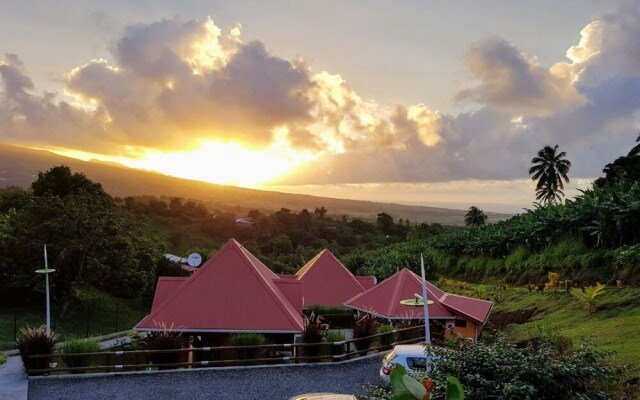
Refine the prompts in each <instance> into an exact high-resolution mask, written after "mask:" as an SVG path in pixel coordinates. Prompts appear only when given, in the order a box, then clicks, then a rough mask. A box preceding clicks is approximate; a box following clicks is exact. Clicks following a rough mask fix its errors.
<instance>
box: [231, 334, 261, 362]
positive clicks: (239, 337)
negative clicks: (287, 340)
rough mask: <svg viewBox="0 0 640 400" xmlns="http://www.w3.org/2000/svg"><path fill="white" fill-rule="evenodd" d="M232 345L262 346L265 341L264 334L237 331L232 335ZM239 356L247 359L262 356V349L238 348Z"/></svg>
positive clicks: (241, 358)
mask: <svg viewBox="0 0 640 400" xmlns="http://www.w3.org/2000/svg"><path fill="white" fill-rule="evenodd" d="M230 341H231V345H232V346H261V345H263V344H264V343H265V337H264V335H262V334H260V333H236V334H234V335H231V339H230ZM237 352H238V353H237V354H238V358H239V359H240V360H247V359H251V358H260V356H261V355H262V353H263V352H262V350H261V349H237Z"/></svg>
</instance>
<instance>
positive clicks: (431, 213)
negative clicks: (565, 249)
mask: <svg viewBox="0 0 640 400" xmlns="http://www.w3.org/2000/svg"><path fill="white" fill-rule="evenodd" d="M59 164H66V165H68V166H69V167H70V168H71V169H72V170H73V171H74V172H83V173H84V174H85V175H87V176H88V177H89V178H90V179H92V180H94V181H96V182H100V183H101V184H102V185H103V187H104V188H105V190H106V191H107V192H109V193H110V194H111V195H113V196H120V197H123V196H141V195H151V196H158V197H160V196H169V197H171V196H177V197H183V198H188V199H194V200H199V201H202V202H204V203H205V204H206V205H207V207H208V208H210V209H219V210H221V211H229V212H233V213H234V214H236V215H246V213H247V212H248V211H249V210H251V209H259V210H263V211H277V210H280V209H281V208H283V207H284V208H289V209H291V210H294V211H299V210H301V209H303V208H307V209H309V210H313V209H315V208H316V207H322V206H324V207H325V208H327V209H328V210H329V214H330V215H334V216H341V215H348V216H350V217H357V218H363V219H368V220H374V219H375V218H376V215H377V214H378V213H381V212H386V213H387V214H389V215H391V216H393V217H394V218H395V219H400V218H402V219H409V220H410V221H417V222H429V223H434V222H437V223H441V224H446V225H462V224H463V218H464V214H465V212H466V211H465V210H453V209H447V208H437V207H423V206H408V205H401V204H390V203H377V202H370V201H359V200H343V199H333V198H327V197H317V196H309V195H300V194H290V193H280V192H270V191H264V190H254V189H245V188H239V187H235V186H224V185H214V184H210V183H204V182H199V181H190V180H186V179H179V178H173V177H170V176H166V175H161V174H157V173H151V172H146V171H140V170H133V169H127V168H123V167H118V166H114V165H109V164H104V163H93V162H84V161H80V160H76V159H72V158H67V157H63V156H59V155H56V154H53V153H50V152H46V151H40V150H30V149H25V148H21V147H15V146H8V145H2V144H0V187H6V186H11V185H14V186H20V187H28V186H29V185H30V184H31V182H32V181H33V180H34V178H35V176H36V175H37V173H38V171H46V170H47V169H49V168H51V167H52V166H54V165H59ZM487 214H488V216H489V221H490V222H492V221H497V220H500V219H504V218H506V217H508V215H506V214H496V213H490V212H489V213H487Z"/></svg>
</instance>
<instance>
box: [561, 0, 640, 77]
mask: <svg viewBox="0 0 640 400" xmlns="http://www.w3.org/2000/svg"><path fill="white" fill-rule="evenodd" d="M580 35H581V39H580V42H579V43H578V44H576V45H575V46H571V47H570V48H569V50H567V58H569V60H570V62H560V63H558V64H556V65H555V66H554V69H556V70H558V71H563V73H566V74H569V75H570V76H571V78H572V79H573V81H574V82H575V83H577V84H579V85H582V86H596V85H598V84H600V83H602V82H604V81H606V80H608V79H612V78H615V77H621V76H624V77H630V76H638V75H640V41H638V37H640V3H638V2H637V1H634V0H621V1H620V2H619V4H618V8H617V10H616V11H615V12H613V13H610V14H607V15H605V16H604V17H603V18H602V19H600V20H596V21H593V22H591V23H589V24H588V25H587V26H586V27H585V28H584V29H583V30H582V31H581V32H580Z"/></svg>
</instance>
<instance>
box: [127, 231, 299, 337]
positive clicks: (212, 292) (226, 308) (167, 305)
mask: <svg viewBox="0 0 640 400" xmlns="http://www.w3.org/2000/svg"><path fill="white" fill-rule="evenodd" d="M279 279H280V278H279V277H278V276H277V275H275V274H274V273H273V272H272V271H271V270H270V269H269V268H267V266H265V265H264V264H263V263H261V262H260V261H259V260H258V259H257V258H255V257H254V256H253V255H252V254H251V253H250V252H249V251H248V250H246V249H245V248H244V247H242V245H240V243H238V242H236V241H235V240H233V239H232V240H230V241H228V242H227V243H226V244H225V245H224V246H222V248H221V249H220V250H218V252H217V253H216V254H215V255H214V256H213V257H212V258H211V259H209V260H208V261H207V262H206V263H204V264H203V265H202V266H201V267H200V268H199V270H198V272H197V273H195V274H194V275H193V276H191V277H189V278H188V279H187V280H186V281H184V283H183V284H181V285H180V286H179V287H178V288H176V290H175V291H174V292H173V293H172V294H171V295H170V296H169V297H168V298H167V299H166V300H165V301H163V302H162V304H160V305H159V306H158V307H157V309H153V310H152V311H151V313H150V314H149V315H148V316H146V317H145V318H144V319H143V320H142V321H140V322H139V323H138V325H136V327H135V328H136V329H138V330H153V329H159V325H163V324H164V325H166V326H173V328H174V329H177V330H182V331H201V332H206V331H211V332H237V331H254V332H265V333H271V332H273V333H293V332H300V331H302V313H301V310H298V309H296V308H295V307H294V306H293V305H292V304H291V302H290V301H289V300H288V299H287V298H286V296H285V295H284V294H283V293H282V292H281V291H280V290H279V288H278V286H277V285H276V283H275V281H277V280H279Z"/></svg>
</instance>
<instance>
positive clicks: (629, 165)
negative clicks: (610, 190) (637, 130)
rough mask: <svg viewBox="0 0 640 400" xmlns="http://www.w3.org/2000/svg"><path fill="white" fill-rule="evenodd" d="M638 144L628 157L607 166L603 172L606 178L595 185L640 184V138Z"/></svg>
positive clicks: (619, 158) (602, 178)
mask: <svg viewBox="0 0 640 400" xmlns="http://www.w3.org/2000/svg"><path fill="white" fill-rule="evenodd" d="M636 143H638V144H636V145H635V146H634V147H633V148H632V149H631V150H630V151H629V154H627V155H626V156H622V157H618V158H617V159H616V160H615V161H614V162H612V163H609V164H607V165H606V166H605V167H604V169H603V170H602V172H604V176H603V177H600V178H598V179H596V180H595V182H594V185H595V186H597V187H600V188H602V187H604V186H606V185H615V184H616V183H620V182H624V181H627V182H640V136H638V138H637V139H636Z"/></svg>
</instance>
